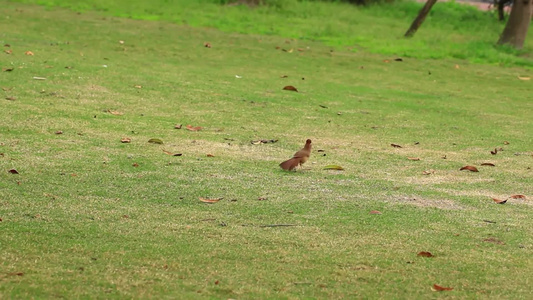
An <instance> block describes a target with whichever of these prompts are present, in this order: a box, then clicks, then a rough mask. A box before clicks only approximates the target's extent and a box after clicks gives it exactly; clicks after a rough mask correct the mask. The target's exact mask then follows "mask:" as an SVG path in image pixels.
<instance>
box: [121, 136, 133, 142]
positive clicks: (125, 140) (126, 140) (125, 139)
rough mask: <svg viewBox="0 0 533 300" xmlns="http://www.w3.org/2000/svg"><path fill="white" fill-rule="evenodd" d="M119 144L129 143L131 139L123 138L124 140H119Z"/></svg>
mask: <svg viewBox="0 0 533 300" xmlns="http://www.w3.org/2000/svg"><path fill="white" fill-rule="evenodd" d="M120 142H121V143H131V139H130V138H127V137H125V138H122V139H121V140H120Z"/></svg>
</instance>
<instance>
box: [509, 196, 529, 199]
mask: <svg viewBox="0 0 533 300" xmlns="http://www.w3.org/2000/svg"><path fill="white" fill-rule="evenodd" d="M511 198H513V199H526V196H524V195H512V196H511Z"/></svg>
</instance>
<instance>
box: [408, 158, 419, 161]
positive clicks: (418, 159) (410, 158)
mask: <svg viewBox="0 0 533 300" xmlns="http://www.w3.org/2000/svg"><path fill="white" fill-rule="evenodd" d="M407 159H408V160H415V161H417V160H420V158H419V157H408V158H407Z"/></svg>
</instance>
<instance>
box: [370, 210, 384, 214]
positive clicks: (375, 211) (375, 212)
mask: <svg viewBox="0 0 533 300" xmlns="http://www.w3.org/2000/svg"><path fill="white" fill-rule="evenodd" d="M370 214H371V215H381V212H380V211H379V210H371V211H370Z"/></svg>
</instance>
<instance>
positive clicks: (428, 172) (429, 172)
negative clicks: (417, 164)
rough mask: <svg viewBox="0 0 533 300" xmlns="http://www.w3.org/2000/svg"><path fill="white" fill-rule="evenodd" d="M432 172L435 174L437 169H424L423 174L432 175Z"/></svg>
mask: <svg viewBox="0 0 533 300" xmlns="http://www.w3.org/2000/svg"><path fill="white" fill-rule="evenodd" d="M431 174H435V171H434V170H425V171H422V175H431Z"/></svg>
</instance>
